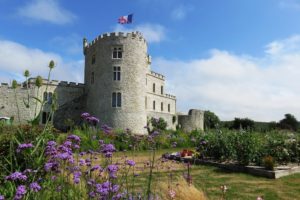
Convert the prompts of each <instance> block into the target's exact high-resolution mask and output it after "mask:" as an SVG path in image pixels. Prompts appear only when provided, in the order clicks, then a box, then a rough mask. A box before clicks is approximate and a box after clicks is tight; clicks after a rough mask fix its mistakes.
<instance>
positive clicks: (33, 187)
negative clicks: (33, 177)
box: [29, 182, 42, 192]
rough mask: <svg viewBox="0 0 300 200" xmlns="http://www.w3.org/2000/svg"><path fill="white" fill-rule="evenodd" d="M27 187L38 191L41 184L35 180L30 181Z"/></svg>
mask: <svg viewBox="0 0 300 200" xmlns="http://www.w3.org/2000/svg"><path fill="white" fill-rule="evenodd" d="M29 188H30V189H31V190H32V191H34V192H38V191H40V190H41V189H42V188H41V186H40V185H39V184H38V183H37V182H33V183H31V184H30V186H29Z"/></svg>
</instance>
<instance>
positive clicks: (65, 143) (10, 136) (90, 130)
mask: <svg viewBox="0 0 300 200" xmlns="http://www.w3.org/2000/svg"><path fill="white" fill-rule="evenodd" d="M53 66H54V65H53V63H52V64H51V62H50V64H49V67H50V71H51V69H52V68H53ZM51 67H52V68H51ZM50 71H49V76H50ZM27 74H28V73H27ZM37 80H38V79H37ZM48 80H49V77H48ZM13 83H14V82H13ZM13 85H16V84H13ZM37 103H41V104H42V105H43V103H45V102H43V101H37ZM52 103H53V106H51V109H52V111H51V112H52V113H54V112H55V109H56V106H55V105H54V104H55V101H53V102H52ZM41 107H42V106H41ZM210 114H211V113H210ZM38 117H39V116H37V117H36V118H35V119H33V120H31V121H29V122H28V124H25V125H17V124H14V123H6V122H0V200H4V199H15V200H21V199H45V200H47V199H74V200H76V199H78V200H79V199H80V200H81V199H103V200H106V199H114V200H117V199H147V200H150V199H178V200H179V199H187V200H193V199H197V200H199V199H297V198H298V197H299V196H300V191H299V187H300V174H293V175H290V176H287V177H283V178H280V179H277V180H271V179H266V178H262V177H256V176H252V175H248V174H244V173H239V172H232V171H228V170H224V169H220V168H217V167H213V166H204V165H194V163H193V162H182V160H181V159H179V160H172V159H170V158H171V156H172V155H175V156H176V157H178V158H191V159H198V160H202V161H207V160H208V161H214V162H219V163H224V162H225V163H233V164H235V165H237V166H247V165H255V166H261V167H262V168H264V169H266V170H269V171H272V170H274V169H275V168H276V167H277V166H278V165H287V166H288V165H291V164H292V165H299V163H300V135H299V132H298V131H297V130H291V129H289V130H288V129H279V128H276V127H275V128H273V129H271V130H268V131H257V130H255V129H253V128H251V127H250V126H248V127H247V126H246V127H243V125H242V122H244V121H239V124H238V125H239V126H240V127H239V128H238V129H231V128H230V127H229V126H224V125H223V126H217V125H216V124H214V123H210V125H211V127H209V128H208V127H206V131H205V132H204V131H199V130H195V131H192V132H190V133H184V132H182V131H181V130H180V129H178V130H167V129H166V127H167V124H166V122H165V121H164V120H163V119H162V118H159V119H155V118H151V119H149V122H148V124H147V125H146V126H145V129H147V131H148V134H147V135H134V134H133V133H131V131H130V130H129V129H127V130H114V129H112V128H111V127H109V126H107V125H103V124H102V123H101V121H100V120H101V119H98V118H96V117H94V116H92V115H90V114H89V113H82V114H81V121H82V123H81V124H80V126H72V127H70V130H69V131H68V132H66V133H63V132H61V131H59V130H57V129H55V128H54V127H53V126H52V121H51V118H50V117H48V119H47V121H46V124H45V125H43V126H41V125H38V124H37V123H36V121H37V119H38ZM289 117H290V116H289ZM211 119H212V118H211ZM246 122H247V123H248V125H249V120H248V121H247V120H246ZM250 122H251V121H250ZM100 124H102V125H100ZM206 124H207V123H206ZM227 124H228V123H227ZM250 124H251V123H250ZM230 126H232V127H233V126H234V123H233V125H230ZM249 127H250V128H249ZM184 161H186V160H184Z"/></svg>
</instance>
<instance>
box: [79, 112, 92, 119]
mask: <svg viewBox="0 0 300 200" xmlns="http://www.w3.org/2000/svg"><path fill="white" fill-rule="evenodd" d="M89 116H91V115H90V113H87V112H85V113H82V114H81V117H82V118H83V119H86V118H87V117H89Z"/></svg>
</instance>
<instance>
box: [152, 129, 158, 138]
mask: <svg viewBox="0 0 300 200" xmlns="http://www.w3.org/2000/svg"><path fill="white" fill-rule="evenodd" d="M158 135H159V132H158V131H153V132H152V133H151V135H150V136H151V137H153V138H154V137H156V136H158Z"/></svg>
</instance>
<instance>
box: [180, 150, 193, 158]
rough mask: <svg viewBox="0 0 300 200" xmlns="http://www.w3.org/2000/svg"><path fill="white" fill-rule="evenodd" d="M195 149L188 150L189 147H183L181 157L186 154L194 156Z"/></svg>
mask: <svg viewBox="0 0 300 200" xmlns="http://www.w3.org/2000/svg"><path fill="white" fill-rule="evenodd" d="M193 154H194V151H192V150H188V149H183V150H182V152H181V153H180V156H181V157H185V156H193Z"/></svg>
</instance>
